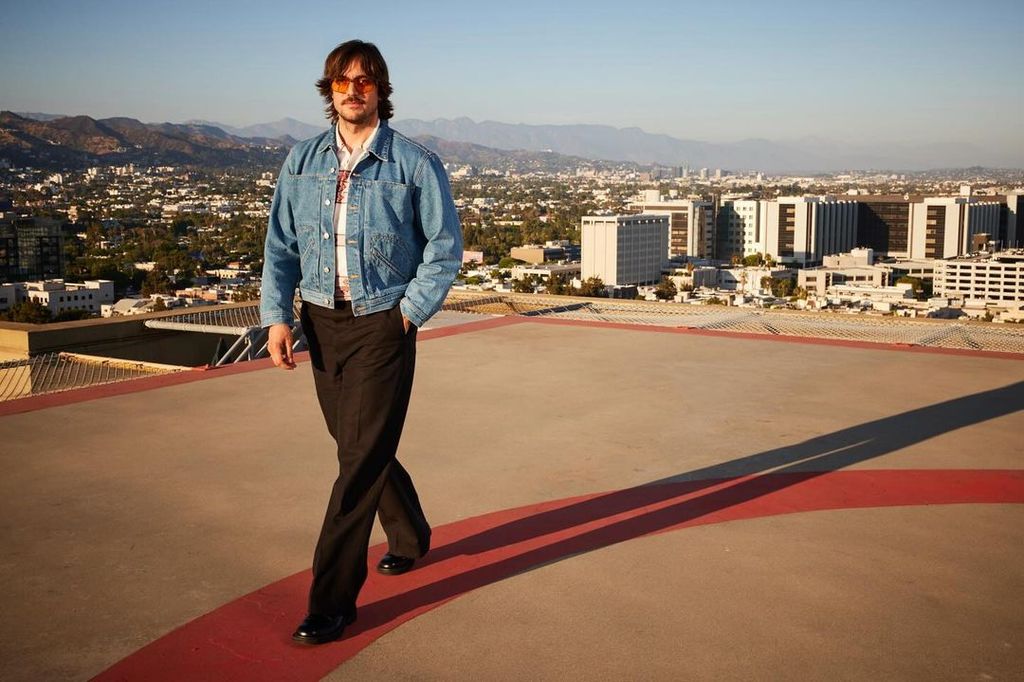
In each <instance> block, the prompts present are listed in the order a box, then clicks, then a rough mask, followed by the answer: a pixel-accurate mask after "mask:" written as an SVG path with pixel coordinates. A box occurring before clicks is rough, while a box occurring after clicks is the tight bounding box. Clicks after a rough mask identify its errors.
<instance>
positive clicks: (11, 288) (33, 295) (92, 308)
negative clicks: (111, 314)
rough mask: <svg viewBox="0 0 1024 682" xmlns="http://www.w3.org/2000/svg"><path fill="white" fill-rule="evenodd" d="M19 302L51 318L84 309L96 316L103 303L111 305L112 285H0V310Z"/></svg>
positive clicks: (54, 281) (97, 282)
mask: <svg viewBox="0 0 1024 682" xmlns="http://www.w3.org/2000/svg"><path fill="white" fill-rule="evenodd" d="M23 301H34V302H35V303H39V304H40V305H43V306H45V307H46V308H48V309H49V310H50V313H51V314H53V315H60V314H61V313H63V312H66V311H68V310H84V311H87V312H90V313H96V314H97V315H98V314H99V313H100V311H101V309H102V306H103V305H104V304H108V303H113V302H114V283H113V282H112V281H110V280H106V279H98V280H90V281H86V282H65V281H64V280H62V279H46V280H41V281H38V282H13V283H11V284H4V285H0V310H7V309H9V308H10V307H11V306H12V305H14V304H15V303H21V302H23Z"/></svg>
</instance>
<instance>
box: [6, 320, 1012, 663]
mask: <svg viewBox="0 0 1024 682" xmlns="http://www.w3.org/2000/svg"><path fill="white" fill-rule="evenodd" d="M443 326H445V325H439V327H443ZM263 367H264V368H263V369H255V370H253V371H246V372H241V373H234V374H232V373H228V372H223V373H221V372H218V371H213V372H210V373H209V377H210V378H209V379H207V380H203V381H196V382H192V383H187V384H182V385H175V386H169V387H165V388H160V389H156V390H148V391H144V392H139V393H133V394H130V395H120V396H114V397H107V398H102V399H95V400H84V401H81V402H75V403H71V404H67V405H63V406H57V407H50V408H47V409H40V410H35V411H30V412H26V413H23V414H14V415H9V416H5V417H0V443H2V444H3V445H2V455H0V466H2V469H3V472H4V474H3V476H2V478H0V537H2V538H3V554H2V559H0V595H2V600H3V605H4V608H3V611H2V613H3V615H2V616H0V678H2V679H4V680H39V679H48V680H53V679H83V678H87V677H90V676H93V675H96V674H98V673H100V672H101V671H103V670H105V669H107V668H108V667H110V666H112V665H114V664H115V663H117V662H118V661H119V660H121V659H123V658H124V657H126V656H129V655H130V654H132V653H133V652H135V651H137V650H139V649H140V648H141V647H143V646H145V645H146V644H148V643H150V642H152V641H154V640H157V639H158V638H160V637H162V636H164V635H165V634H167V633H168V632H170V631H172V630H174V629H175V628H177V627H179V626H181V625H183V624H185V623H188V622H189V621H191V620H192V619H194V618H197V617H199V616H202V615H203V614H207V613H209V612H211V611H214V610H216V609H218V608H219V607H221V606H222V605H224V604H226V603H228V602H231V601H232V600H235V599H237V598H239V597H241V596H243V595H246V594H248V593H250V592H253V591H254V590H257V589H259V588H261V587H263V586H266V585H268V584H271V583H275V582H276V581H280V580H282V579H283V578H285V577H287V576H290V575H292V574H294V573H296V572H299V571H302V570H304V569H306V568H308V567H309V564H310V560H311V554H312V548H313V544H314V541H315V538H316V534H317V531H318V528H319V523H320V520H321V518H322V513H323V505H324V503H325V500H326V496H327V493H328V489H329V487H330V484H331V481H332V479H333V476H334V474H335V471H336V462H335V460H334V456H333V452H332V449H333V448H332V443H331V441H330V440H329V437H328V434H327V432H326V429H325V428H324V427H323V424H322V421H321V417H320V415H319V411H318V409H317V406H316V401H315V397H314V394H313V390H312V381H311V378H310V376H309V369H308V365H307V364H300V366H299V370H298V371H295V372H290V373H288V372H282V371H279V370H275V369H273V368H265V367H266V365H265V363H264V364H263ZM1021 382H1024V362H1021V361H1019V360H1011V359H996V358H985V357H970V356H951V355H939V354H925V353H908V352H901V351H893V350H886V349H859V348H844V347H833V346H827V345H806V344H799V343H792V342H772V341H764V340H756V339H739V338H712V337H705V336H697V335H687V334H675V333H670V332H666V331H650V330H640V329H636V330H629V329H616V328H600V327H589V326H573V325H558V324H545V323H540V322H523V323H520V324H514V325H509V326H502V327H497V328H492V329H484V330H478V331H472V332H467V333H462V334H455V335H450V336H445V337H443V338H434V339H431V340H426V339H424V340H421V342H420V345H419V359H418V376H417V379H416V387H415V390H414V395H413V403H412V407H411V411H410V415H409V419H408V422H407V424H406V430H405V435H404V437H403V442H402V448H401V451H400V458H401V459H402V461H403V463H404V464H405V466H406V467H407V468H408V469H410V471H411V472H412V473H413V475H414V477H415V479H416V482H417V486H418V488H419V490H420V494H421V498H422V499H423V501H424V505H425V508H426V510H427V512H428V515H429V517H430V519H431V521H432V523H433V524H434V525H435V527H441V526H444V525H445V524H450V523H453V522H456V521H459V520H460V519H469V518H472V517H477V516H479V515H482V514H486V513H489V512H496V511H500V510H505V509H509V508H512V507H519V506H522V505H528V504H534V503H542V502H547V501H551V500H560V499H563V498H568V497H572V496H577V495H588V494H592V493H598V492H603V491H616V490H620V489H624V488H630V487H632V486H638V485H643V484H647V483H652V482H661V483H665V482H668V481H686V480H702V479H708V478H716V479H717V478H724V477H729V476H746V475H755V474H757V475H760V474H766V473H769V472H771V471H777V470H780V469H782V470H785V471H787V472H799V471H832V470H835V469H843V470H851V471H858V470H893V471H895V472H896V473H894V474H893V476H894V477H896V478H894V479H893V480H894V481H896V482H897V483H894V484H893V485H894V486H895V485H902V483H898V481H900V480H901V479H899V478H898V474H899V473H900V472H910V471H913V470H950V469H954V470H990V471H995V472H1002V473H1006V474H1007V476H1011V477H1012V476H1013V475H1014V474H1013V472H1016V473H1017V474H1019V473H1020V470H1021V469H1024V452H1022V445H1021V443H1022V442H1024V438H1022V436H1024V412H1022V411H1021V410H1022V408H1024V383H1021ZM1003 470H1012V471H1011V472H1003ZM1002 473H1000V475H1002ZM907 485H908V486H911V485H912V484H909V483H908V484H907ZM798 493H799V491H797V494H798ZM997 497H998V496H997ZM599 506H600V503H597V508H599ZM1022 521H1024V506H1022V505H1021V504H1017V503H1006V502H999V503H996V502H991V503H975V504H956V505H946V504H938V505H924V506H888V507H878V508H857V509H843V508H840V509H831V510H827V511H807V512H799V513H791V514H785V515H768V514H766V515H764V516H762V517H758V518H750V519H747V520H731V521H728V522H725V523H715V524H708V525H700V526H697V527H688V528H683V529H680V530H674V531H671V532H666V533H660V534H656V535H642V536H638V537H635V538H632V539H629V540H628V541H624V542H613V543H608V544H607V545H606V546H595V547H594V548H592V549H590V550H589V551H584V552H575V553H572V554H571V555H570V556H566V557H561V558H559V559H558V560H552V561H547V562H543V563H542V564H540V565H538V566H535V567H533V568H532V569H531V570H525V571H520V572H517V573H516V574H515V575H512V576H511V577H509V578H507V579H503V580H497V581H494V582H491V583H489V584H486V585H484V586H482V587H479V588H478V589H475V590H472V591H470V592H468V593H466V594H464V595H462V596H459V597H458V598H456V599H454V600H453V601H450V602H448V603H446V604H444V605H441V606H439V607H438V608H435V609H433V610H430V611H428V612H426V613H423V614H421V615H418V616H417V617H415V618H413V619H412V620H409V621H408V622H405V623H403V624H402V625H400V626H399V627H397V628H396V629H394V630H392V631H390V632H388V633H386V634H384V635H383V636H380V637H379V638H377V639H375V641H372V642H371V643H369V644H368V645H367V646H364V647H362V648H361V650H359V651H358V652H357V653H355V654H354V655H352V656H351V657H348V658H347V660H345V661H344V662H343V663H342V664H341V665H340V666H339V667H338V668H337V669H336V670H334V672H331V673H330V674H329V675H328V678H329V679H337V680H342V679H359V680H368V679H384V678H387V679H398V680H433V679H456V680H462V679H475V680H479V679H483V680H491V679H495V680H498V679H509V680H512V679H552V680H554V679H557V680H563V679H588V680H589V679H609V680H610V679H624V678H625V679H666V680H668V679H673V680H674V679H744V680H745V679H791V680H807V679H851V680H878V679H907V680H935V679H1020V675H1021V671H1022V670H1024V610H1022V609H1021V608H1020V604H1021V603H1022V601H1024V571H1022V570H1021V566H1022V565H1024V523H1022ZM382 540H383V535H382V533H380V531H379V529H377V530H375V533H374V538H373V542H375V543H376V542H380V541H382ZM436 549H437V548H435V550H436ZM410 575H412V574H410ZM384 580H388V579H387V578H383V577H380V576H376V575H371V578H370V581H371V582H373V581H384ZM392 580H393V579H392ZM296 608H298V609H300V610H301V608H302V604H301V603H300V604H297V605H296ZM372 608H373V607H372V606H369V607H367V611H369V610H371V609H372ZM363 617H364V614H363V611H361V615H360V619H361V620H362V619H363ZM294 625H295V623H292V622H281V623H280V624H279V627H280V631H281V637H282V639H287V637H288V635H289V634H290V632H291V628H292V626H294ZM239 627H244V624H240V625H239ZM340 644H341V643H339V645H340ZM327 646H328V647H331V646H336V645H334V644H332V645H327ZM322 648H323V647H321V649H322ZM304 651H305V650H304ZM257 654H258V652H249V653H247V654H246V655H250V656H252V655H257ZM309 655H320V654H319V653H318V650H311V652H310V654H309ZM165 672H166V671H165ZM228 677H230V676H224V677H222V676H221V675H220V674H219V673H216V672H212V671H211V673H210V677H209V679H227V678H228Z"/></svg>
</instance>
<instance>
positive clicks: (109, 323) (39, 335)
mask: <svg viewBox="0 0 1024 682" xmlns="http://www.w3.org/2000/svg"><path fill="white" fill-rule="evenodd" d="M254 305H257V304H254V303H236V304H229V305H227V306H218V308H243V307H252V306H254ZM181 313H182V311H181V310H170V311H166V312H158V313H147V314H142V315H132V316H128V317H114V318H106V319H91V320H76V321H73V322H55V323H51V324H21V323H16V322H0V358H3V359H17V358H27V357H31V356H35V355H41V354H43V353H55V352H62V351H69V352H76V353H85V354H88V355H99V356H104V357H111V358H121V359H125V360H138V361H144V362H158V363H164V364H170V365H180V366H188V367H194V366H199V365H204V364H206V363H207V362H208V361H209V360H210V358H211V357H212V356H213V353H214V350H215V349H216V347H217V342H218V340H219V339H220V338H221V337H220V336H217V335H214V334H191V333H188V332H180V331H174V330H166V329H150V328H148V327H146V324H145V323H146V321H147V320H154V319H161V318H168V317H174V316H177V315H181ZM223 338H224V341H225V342H226V343H228V344H230V343H232V342H233V341H234V340H235V339H234V337H231V336H227V335H225V336H224V337H223Z"/></svg>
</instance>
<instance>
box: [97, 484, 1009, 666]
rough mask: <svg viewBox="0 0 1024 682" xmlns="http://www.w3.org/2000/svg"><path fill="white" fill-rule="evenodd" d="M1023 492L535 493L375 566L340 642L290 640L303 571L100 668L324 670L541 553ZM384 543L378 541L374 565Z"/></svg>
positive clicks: (757, 489)
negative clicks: (778, 518) (398, 563)
mask: <svg viewBox="0 0 1024 682" xmlns="http://www.w3.org/2000/svg"><path fill="white" fill-rule="evenodd" d="M979 503H994V504H998V503H1013V504H1022V503H1024V471H1020V470H1010V471H999V470H994V471H959V470H956V471H949V470H945V471H887V470H856V471H837V472H827V473H784V474H765V475H760V476H745V477H739V478H734V479H727V480H714V481H697V482H684V483H669V484H661V485H649V486H640V487H636V488H629V489H626V490H621V491H615V492H609V493H600V494H596V495H586V496H581V497H575V498H569V499H564V500H557V501H553V502H545V503H541V504H534V505H529V506H525V507H520V508H517V509H509V510H504V511H499V512H494V513H490V514H485V515H482V516H478V517H474V518H471V519H465V520H462V521H457V522H455V523H451V524H448V525H446V526H442V527H440V528H437V529H435V531H434V534H433V541H434V546H435V549H433V550H432V551H431V553H430V554H429V555H428V557H427V559H426V560H425V561H424V562H423V563H422V564H421V565H420V566H419V567H417V569H416V570H415V571H412V572H411V573H408V574H406V575H403V576H399V577H382V576H378V575H377V574H376V573H374V572H373V571H372V570H371V572H370V576H371V577H370V579H369V580H368V581H367V584H366V587H365V588H364V590H363V593H362V595H361V597H360V607H359V608H360V610H359V621H358V622H357V623H356V624H355V625H353V626H351V627H350V628H349V630H348V631H346V634H345V637H344V639H342V640H341V641H339V642H334V643H331V644H326V645H322V646H319V647H315V648H306V647H301V646H299V645H296V644H293V643H292V642H291V640H290V634H291V630H292V628H294V626H295V625H297V624H298V622H299V621H300V620H301V619H302V616H303V609H304V606H305V602H306V591H307V589H308V585H309V572H308V571H304V572H302V573H298V574H296V575H293V576H290V577H288V578H285V579H283V580H280V581H278V582H275V583H272V584H270V585H268V586H266V587H265V588H263V589H260V590H257V591H256V592H253V593H251V594H248V595H246V596H244V597H242V598H240V599H237V600H235V601H233V602H230V603H228V604H226V605H224V606H222V607H220V608H218V609H216V610H215V611H212V612H210V613H208V614H206V615H204V616H201V617H199V618H197V619H195V620H193V621H192V622H190V623H187V624H185V625H183V626H182V627H180V628H178V629H176V630H174V631H172V632H171V633H169V634H167V635H165V636H164V637H162V638H160V639H158V640H156V641H154V642H153V643H151V644H149V645H148V646H146V647H144V648H142V649H140V650H139V651H137V652H135V653H134V654H132V655H130V656H128V657H127V658H125V659H124V660H122V661H120V662H119V663H117V664H115V665H114V666H112V667H111V668H109V669H108V670H106V671H104V672H103V673H101V674H100V675H98V676H97V677H96V678H95V679H97V680H185V679H187V680H202V679H217V680H253V681H258V680H316V679H319V678H321V677H322V676H324V675H326V674H327V673H329V672H330V671H331V670H333V669H335V668H336V667H338V666H339V665H340V664H341V663H343V662H345V661H346V660H348V659H349V658H351V657H352V656H354V655H355V654H357V653H358V652H359V651H361V650H362V649H364V648H365V647H366V646H368V645H369V644H370V643H371V642H373V641H374V640H375V639H377V638H378V637H380V636H381V635H383V634H385V633H387V632H389V631H390V630H393V629H394V628H396V627H398V626H399V625H401V624H402V623H404V622H406V621H408V620H410V619H412V618H415V617H416V616H417V615H419V614H421V613H424V612H426V611H429V610H431V609H434V608H437V607H438V606H440V605H442V604H444V603H446V602H448V601H450V600H452V599H455V598H456V597H458V596H460V595H462V594H465V593H466V592H468V591H470V590H474V589H476V588H479V587H483V586H485V585H489V584H491V583H494V582H496V581H499V580H502V579H504V578H507V577H509V576H511V575H515V574H517V573H520V572H522V571H525V570H527V569H530V568H534V567H536V566H540V565H542V564H545V563H548V562H551V561H556V560H560V559H566V558H569V557H573V558H574V559H575V560H579V559H578V558H577V557H575V556H574V555H579V554H581V553H585V552H589V551H592V550H595V549H599V548H601V547H607V546H609V545H612V544H615V543H619V542H624V541H626V540H631V539H633V538H638V537H642V536H645V535H650V534H654V533H662V532H666V531H670V530H675V529H679V528H686V527H690V526H698V525H706V524H713V523H723V522H727V521H737V520H743V519H752V518H758V517H764V516H772V515H778V514H791V513H796V512H808V511H818V510H826V509H856V508H867V507H888V506H914V505H932V504H979ZM383 551H384V546H383V545H379V546H377V547H374V548H373V549H372V551H371V556H370V563H371V566H372V565H373V564H374V563H375V562H376V560H377V559H378V558H379V556H380V554H381V553H382V552H383Z"/></svg>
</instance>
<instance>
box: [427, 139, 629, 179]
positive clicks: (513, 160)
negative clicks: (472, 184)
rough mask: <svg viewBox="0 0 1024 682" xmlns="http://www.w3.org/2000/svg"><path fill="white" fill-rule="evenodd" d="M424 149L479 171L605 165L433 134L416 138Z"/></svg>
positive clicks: (566, 168)
mask: <svg viewBox="0 0 1024 682" xmlns="http://www.w3.org/2000/svg"><path fill="white" fill-rule="evenodd" d="M413 139H415V140H416V141H417V142H419V143H420V144H422V145H423V146H424V147H426V148H428V149H430V150H433V151H434V152H436V153H437V155H438V156H440V157H441V158H442V159H443V160H444V161H445V163H448V164H449V165H470V166H475V167H476V168H492V169H501V170H513V171H516V172H520V173H526V172H530V171H538V172H539V171H544V172H549V173H550V172H559V171H571V170H575V169H576V168H579V167H580V166H593V165H598V166H601V165H611V164H610V163H609V164H602V163H600V162H598V163H597V164H595V162H593V161H591V160H589V159H584V158H582V157H578V156H567V155H565V154H556V153H554V152H529V151H524V150H521V149H520V150H514V151H509V150H505V149H494V148H493V147H485V146H483V145H479V144H473V143H471V142H452V141H451V140H443V139H441V138H439V137H435V136H433V135H419V136H417V137H415V138H413Z"/></svg>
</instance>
